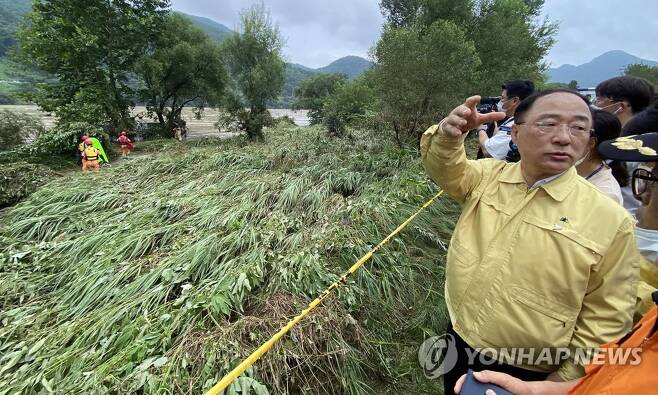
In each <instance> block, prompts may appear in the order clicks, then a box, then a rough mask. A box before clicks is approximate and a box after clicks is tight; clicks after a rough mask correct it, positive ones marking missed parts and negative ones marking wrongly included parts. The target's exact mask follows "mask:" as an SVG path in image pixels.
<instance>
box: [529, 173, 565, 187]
mask: <svg viewBox="0 0 658 395" xmlns="http://www.w3.org/2000/svg"><path fill="white" fill-rule="evenodd" d="M567 171H569V170H568V169H567V170H565V171H563V172H562V173H560V174H556V175H554V176H550V177H547V178H543V179H541V180H539V181H537V182H535V183H534V184H532V186H531V187H530V189H532V188H539V187H540V186H543V185H546V184H548V183H549V182H551V181H553V180H555V179H557V178H558V177H560V176H561V175H562V174H564V173H566V172H567Z"/></svg>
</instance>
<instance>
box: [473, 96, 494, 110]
mask: <svg viewBox="0 0 658 395" xmlns="http://www.w3.org/2000/svg"><path fill="white" fill-rule="evenodd" d="M499 101H500V96H482V98H481V99H480V105H478V106H477V110H478V112H479V113H480V114H488V113H490V112H494V111H498V108H497V107H496V106H497V104H498V102H499Z"/></svg>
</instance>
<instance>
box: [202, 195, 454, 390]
mask: <svg viewBox="0 0 658 395" xmlns="http://www.w3.org/2000/svg"><path fill="white" fill-rule="evenodd" d="M442 194H443V191H439V193H437V194H436V195H434V196H433V197H432V198H431V199H430V200H428V201H427V202H425V204H423V205H422V207H421V208H419V209H418V210H417V211H416V212H415V213H413V214H412V215H411V216H410V217H409V218H407V220H406V221H404V222H403V223H402V224H400V226H398V227H397V228H396V229H395V230H394V231H393V232H391V234H390V235H388V236H386V238H385V239H384V240H382V241H381V242H380V243H379V244H377V245H376V246H375V248H373V249H372V250H370V251H368V253H367V254H365V255H364V256H362V257H361V259H359V260H358V261H356V263H355V264H354V265H352V267H350V269H349V270H348V271H347V272H345V273H344V274H343V275H342V276H341V277H340V278H339V279H338V280H337V281H335V282H334V283H332V284H331V285H330V286H329V287H328V288H327V289H326V290H324V292H322V294H320V296H318V297H317V298H316V299H315V300H313V301H312V302H311V303H310V304H309V305H308V307H306V309H304V310H302V312H301V313H300V314H299V315H298V316H296V317H295V318H293V319H292V320H290V321H289V322H288V323H287V324H286V326H284V327H283V328H281V329H280V330H279V331H278V332H277V333H275V334H274V336H272V338H271V339H270V340H268V341H266V342H265V343H263V344H262V345H261V346H260V347H258V349H257V350H256V351H254V352H253V353H251V355H250V356H249V357H247V359H245V360H244V361H242V362H241V363H240V364H239V365H238V366H236V367H235V369H233V370H232V371H230V372H229V373H228V374H227V375H226V376H224V377H223V378H222V379H221V380H220V381H219V382H218V383H217V384H215V386H214V387H212V388H211V389H209V390H208V392H206V395H219V394H220V393H221V392H222V391H224V390H225V389H226V388H227V387H228V386H229V385H231V383H232V382H233V381H234V380H235V379H237V378H238V377H240V375H241V374H242V373H244V372H245V370H247V369H249V368H250V367H251V365H253V364H254V363H256V361H257V360H258V359H259V358H260V357H262V356H263V355H264V354H265V353H266V352H268V351H269V350H270V349H271V348H272V347H273V346H274V344H276V342H277V341H279V339H281V338H282V337H283V336H284V335H285V334H286V333H288V332H289V331H290V329H292V328H293V327H294V326H295V325H297V324H298V323H299V321H301V320H302V319H303V318H304V317H306V316H307V315H308V313H310V312H311V310H313V309H314V308H316V307H317V306H318V305H319V304H320V303H322V301H323V300H325V299H326V298H327V297H328V296H329V295H330V294H331V292H332V291H333V290H334V289H336V288H338V287H340V286H341V285H342V284H344V283H345V282H346V281H347V278H348V277H349V276H350V275H352V274H353V273H354V272H356V271H357V270H359V268H361V266H363V264H364V263H366V262H367V261H368V259H370V258H372V256H373V254H374V253H375V252H377V251H378V250H379V249H380V248H382V247H383V246H384V245H385V244H386V243H388V242H389V241H391V239H392V238H393V237H395V236H396V235H397V234H398V233H400V231H402V229H404V228H405V227H406V226H407V225H409V223H410V222H411V221H413V220H414V218H416V216H418V214H420V213H421V212H422V211H423V210H425V209H426V208H427V207H429V206H430V205H431V204H432V203H434V201H435V200H436V199H438V198H439V197H440V196H441V195H442Z"/></svg>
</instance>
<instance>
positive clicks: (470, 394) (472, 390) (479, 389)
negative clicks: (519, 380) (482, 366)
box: [459, 369, 513, 395]
mask: <svg viewBox="0 0 658 395" xmlns="http://www.w3.org/2000/svg"><path fill="white" fill-rule="evenodd" d="M487 390H494V392H495V393H496V395H513V394H512V393H511V392H509V391H506V390H504V389H502V388H500V387H499V386H497V385H494V384H485V383H481V382H479V381H477V379H476V378H475V377H473V369H468V372H467V373H466V381H465V382H464V385H462V390H461V392H460V393H459V395H485V393H486V391H487Z"/></svg>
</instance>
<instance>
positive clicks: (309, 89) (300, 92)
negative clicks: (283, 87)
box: [293, 74, 347, 125]
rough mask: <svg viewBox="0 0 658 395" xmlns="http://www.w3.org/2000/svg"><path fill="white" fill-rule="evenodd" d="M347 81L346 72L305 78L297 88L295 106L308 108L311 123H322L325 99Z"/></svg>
mask: <svg viewBox="0 0 658 395" xmlns="http://www.w3.org/2000/svg"><path fill="white" fill-rule="evenodd" d="M346 81H347V77H346V76H345V75H344V74H317V75H314V76H311V77H309V78H307V79H305V80H304V81H302V83H301V84H300V85H299V86H298V87H297V89H295V97H296V100H295V104H294V106H293V108H296V109H297V108H304V109H308V110H309V112H308V115H309V118H310V120H311V125H317V124H319V123H322V119H323V118H324V112H323V106H324V103H325V101H326V100H327V98H328V97H329V96H331V95H332V94H333V93H334V92H335V91H336V89H337V88H338V87H340V86H341V85H342V84H344V83H345V82H346Z"/></svg>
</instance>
